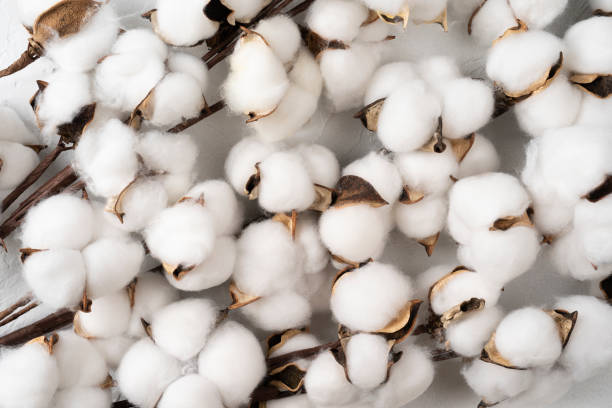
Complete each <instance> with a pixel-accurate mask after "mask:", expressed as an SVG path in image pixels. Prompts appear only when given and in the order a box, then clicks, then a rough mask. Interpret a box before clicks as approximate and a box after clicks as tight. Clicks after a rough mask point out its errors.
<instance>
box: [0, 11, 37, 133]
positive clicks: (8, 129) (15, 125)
mask: <svg viewBox="0 0 612 408" xmlns="http://www.w3.org/2000/svg"><path fill="white" fill-rule="evenodd" d="M20 3H21V2H20ZM0 122H2V124H3V125H2V130H1V131H0V140H5V141H8V142H16V143H21V144H32V145H35V144H38V143H40V140H39V139H38V136H37V135H35V134H34V133H32V132H30V130H29V129H28V128H27V127H26V125H25V124H24V123H23V120H21V118H20V117H19V115H18V114H17V112H15V110H14V109H13V108H11V107H9V106H3V105H0Z"/></svg>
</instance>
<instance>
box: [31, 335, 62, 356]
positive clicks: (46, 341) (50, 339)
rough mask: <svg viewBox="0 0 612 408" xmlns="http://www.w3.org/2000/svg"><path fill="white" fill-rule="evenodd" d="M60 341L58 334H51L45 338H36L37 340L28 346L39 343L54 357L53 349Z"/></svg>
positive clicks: (33, 340)
mask: <svg viewBox="0 0 612 408" xmlns="http://www.w3.org/2000/svg"><path fill="white" fill-rule="evenodd" d="M58 341H59V336H58V335H57V333H51V334H47V335H44V336H40V337H36V338H35V339H32V340H30V341H28V343H27V344H34V343H38V344H40V345H41V346H43V347H44V348H45V349H46V350H47V352H48V353H49V354H50V355H52V354H53V349H54V347H55V345H56V344H57V342H58Z"/></svg>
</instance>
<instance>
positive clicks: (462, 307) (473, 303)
mask: <svg viewBox="0 0 612 408" xmlns="http://www.w3.org/2000/svg"><path fill="white" fill-rule="evenodd" d="M484 307H485V300H484V299H480V298H471V299H470V300H466V301H465V302H461V303H460V304H458V305H457V306H455V307H453V308H451V309H449V310H447V311H446V312H444V313H442V315H441V316H440V323H442V327H444V328H446V327H448V325H449V324H450V323H451V322H452V321H455V320H459V319H461V318H463V317H464V316H465V315H466V314H468V313H470V312H474V311H477V310H481V309H483V308H484Z"/></svg>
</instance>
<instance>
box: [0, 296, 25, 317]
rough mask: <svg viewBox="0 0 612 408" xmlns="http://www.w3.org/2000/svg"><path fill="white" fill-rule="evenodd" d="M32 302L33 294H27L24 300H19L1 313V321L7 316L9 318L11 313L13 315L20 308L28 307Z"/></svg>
mask: <svg viewBox="0 0 612 408" xmlns="http://www.w3.org/2000/svg"><path fill="white" fill-rule="evenodd" d="M31 300H32V295H31V294H27V295H25V296H23V297H22V298H20V299H18V300H17V301H16V302H15V303H13V304H12V305H10V306H9V307H7V308H6V309H4V310H2V311H0V321H1V320H2V319H4V318H5V317H6V316H8V315H10V314H11V313H13V312H14V311H15V310H17V309H19V308H20V307H23V306H25V305H27V304H28V303H30V301H31Z"/></svg>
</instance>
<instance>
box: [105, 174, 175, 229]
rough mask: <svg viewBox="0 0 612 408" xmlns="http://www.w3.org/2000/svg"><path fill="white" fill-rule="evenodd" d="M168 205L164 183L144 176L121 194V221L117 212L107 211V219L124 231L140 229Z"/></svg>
mask: <svg viewBox="0 0 612 408" xmlns="http://www.w3.org/2000/svg"><path fill="white" fill-rule="evenodd" d="M167 205H168V194H167V193H166V189H165V188H164V185H163V184H162V183H161V182H159V181H157V180H153V179H149V178H142V179H138V180H137V181H136V182H135V183H133V184H131V185H130V186H129V187H128V188H127V190H126V191H125V194H124V195H123V196H121V201H120V206H119V208H120V212H121V213H122V214H123V215H122V219H121V221H120V220H119V219H118V218H117V216H116V215H115V214H112V213H110V212H108V211H104V213H105V221H106V222H110V223H111V225H112V226H114V227H115V228H119V229H121V230H124V231H139V230H141V229H143V228H144V227H145V226H146V225H147V224H148V223H149V221H150V220H151V219H152V218H153V217H155V216H156V215H157V214H158V213H159V212H160V211H162V210H163V209H164V208H166V206H167Z"/></svg>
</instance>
